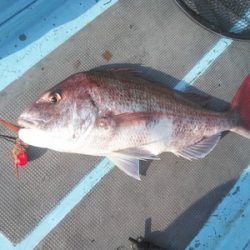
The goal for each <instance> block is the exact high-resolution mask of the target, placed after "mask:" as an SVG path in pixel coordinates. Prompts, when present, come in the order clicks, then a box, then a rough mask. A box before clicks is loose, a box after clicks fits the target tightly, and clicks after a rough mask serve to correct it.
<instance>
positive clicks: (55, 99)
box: [49, 92, 62, 104]
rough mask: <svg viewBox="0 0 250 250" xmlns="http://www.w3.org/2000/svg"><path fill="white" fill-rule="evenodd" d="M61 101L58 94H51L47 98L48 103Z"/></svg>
mask: <svg viewBox="0 0 250 250" xmlns="http://www.w3.org/2000/svg"><path fill="white" fill-rule="evenodd" d="M61 99H62V97H61V95H60V94H59V93H58V92H55V93H53V94H52V95H51V96H50V97H49V102H50V103H53V104H56V103H57V102H59V101H60V100H61Z"/></svg>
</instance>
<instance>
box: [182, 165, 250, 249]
mask: <svg viewBox="0 0 250 250" xmlns="http://www.w3.org/2000/svg"><path fill="white" fill-rule="evenodd" d="M249 191H250V165H249V166H248V168H247V169H246V170H245V171H244V172H243V173H242V175H241V176H240V178H239V180H238V181H237V182H236V184H235V185H234V187H233V188H232V190H231V191H230V192H229V194H228V195H227V196H226V198H224V200H223V201H222V203H221V204H220V205H219V206H218V208H217V209H216V210H215V211H214V212H213V213H212V215H211V216H210V218H209V219H208V221H207V222H206V223H205V225H204V226H203V228H202V229H201V231H200V232H199V234H198V235H197V236H196V237H195V238H194V239H193V240H192V242H191V243H190V244H189V246H188V247H187V248H186V250H194V249H197V250H210V249H213V250H216V249H226V250H237V249H250V233H249V222H250V192H249Z"/></svg>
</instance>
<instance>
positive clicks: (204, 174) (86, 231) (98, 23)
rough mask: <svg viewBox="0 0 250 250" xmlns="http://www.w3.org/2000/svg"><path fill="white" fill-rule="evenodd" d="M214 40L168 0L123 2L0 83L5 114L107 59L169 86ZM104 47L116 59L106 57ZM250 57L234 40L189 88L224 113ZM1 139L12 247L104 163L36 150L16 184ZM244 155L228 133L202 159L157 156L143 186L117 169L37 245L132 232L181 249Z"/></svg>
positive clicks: (90, 243)
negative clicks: (14, 77)
mask: <svg viewBox="0 0 250 250" xmlns="http://www.w3.org/2000/svg"><path fill="white" fill-rule="evenodd" d="M220 39H221V37H219V36H217V35H215V34H212V33H209V32H208V31H206V30H204V29H203V28H201V27H199V26H198V25H197V24H195V23H193V22H192V21H191V20H190V19H189V18H188V17H186V16H185V14H183V13H182V12H181V11H180V9H179V8H178V7H177V6H176V5H175V4H174V3H173V2H172V1H164V0H158V1H144V0H139V1H138V0H137V1H135V0H130V1H127V0H120V1H119V2H118V3H116V4H115V5H114V6H113V7H111V8H110V9H109V10H107V11H106V12H105V13H103V14H102V15H101V16H99V17H98V18H97V19H95V20H94V21H93V22H91V23H90V24H89V25H88V26H86V27H85V28H84V29H82V30H81V31H80V32H78V33H77V34H76V35H74V36H73V37H71V38H70V39H69V40H68V41H67V42H65V43H64V44H63V45H61V46H60V47H58V48H57V49H56V50H55V51H53V52H52V53H51V54H49V55H48V56H47V57H45V58H44V59H43V60H42V61H40V62H39V63H37V64H36V65H35V66H34V67H32V68H31V69H30V70H29V71H27V72H26V73H25V74H24V75H23V76H22V77H21V78H20V79H19V80H16V81H14V82H13V83H12V84H10V85H9V86H8V87H7V88H5V89H4V90H3V91H2V92H1V93H0V96H1V98H0V112H1V117H3V118H6V119H9V120H11V121H13V122H15V121H16V119H17V117H18V115H19V114H20V112H21V111H22V110H23V109H24V108H25V107H26V106H27V105H28V104H29V103H30V102H31V101H32V100H33V99H34V98H35V97H36V96H38V95H39V93H41V92H42V91H44V90H46V89H47V88H49V87H50V86H52V85H54V84H56V83H58V82H59V81H61V80H63V79H64V78H66V77H67V76H69V75H70V74H72V73H75V72H78V71H84V70H88V69H91V68H94V67H99V66H101V65H105V64H115V65H117V64H119V65H123V66H126V67H127V64H129V65H132V64H133V65H135V66H136V67H141V69H142V70H144V71H145V73H146V74H147V75H148V76H150V77H152V78H153V79H155V80H158V81H161V82H163V83H165V84H167V85H171V86H174V85H175V84H176V83H177V82H178V80H181V79H182V78H183V77H184V76H185V75H186V74H187V73H188V72H189V71H190V70H191V69H192V68H193V66H194V65H196V63H197V62H199V60H200V59H201V58H202V57H203V56H204V54H206V53H207V52H208V51H209V50H210V49H211V48H212V47H213V46H214V45H215V44H216V43H217V41H218V40H220ZM105 51H109V52H110V53H111V55H112V58H111V59H110V60H109V61H108V62H107V60H106V59H105V58H103V53H104V52H105ZM249 57H250V45H249V44H248V43H246V42H239V41H234V42H233V43H232V44H231V45H230V46H228V48H227V49H226V50H225V51H224V52H223V53H222V54H221V55H220V56H219V57H218V58H217V59H216V61H215V62H214V63H213V64H212V65H211V66H210V67H209V68H208V69H207V70H206V71H205V72H204V73H202V75H199V78H198V79H197V80H196V81H195V82H194V86H195V87H196V88H197V89H199V90H201V91H203V92H205V93H209V94H211V95H212V96H214V97H216V98H218V99H220V100H217V99H214V100H213V101H212V104H211V105H212V106H213V107H214V108H215V109H218V110H220V109H223V108H224V107H225V106H226V104H225V102H230V100H231V99H232V97H233V95H234V93H235V92H236V90H237V88H238V87H239V85H240V83H241V81H242V80H243V78H244V76H245V75H246V74H247V73H248V72H249V71H250V61H249ZM138 65H145V67H143V66H138ZM170 76H171V77H170ZM1 132H5V131H4V130H3V129H2V128H1ZM0 143H1V149H2V150H1V152H0V158H1V165H0V171H1V175H0V200H1V202H0V221H1V224H0V231H1V232H2V233H3V234H4V235H5V236H6V237H7V238H9V239H10V240H11V241H12V242H13V243H14V244H17V243H19V242H21V241H22V239H23V238H24V237H26V236H27V235H29V234H30V233H31V232H32V230H33V229H34V228H36V225H37V224H38V223H39V222H40V221H41V220H42V219H43V218H44V217H45V216H46V215H47V214H48V213H49V212H50V211H51V209H53V208H54V207H55V206H56V205H58V203H59V202H60V201H61V200H62V199H63V198H64V197H65V195H66V194H67V193H69V192H70V191H71V190H72V188H74V187H75V185H76V184H77V183H78V182H79V181H80V180H81V179H82V178H83V177H84V176H85V175H86V174H87V173H88V172H89V171H90V170H91V169H92V168H93V166H95V165H97V164H98V162H99V161H100V160H101V159H100V158H95V157H88V156H80V155H69V154H60V153H57V152H53V151H49V150H48V151H46V150H40V149H34V150H33V152H32V157H33V158H34V160H33V161H32V162H31V164H30V166H29V167H28V168H26V169H25V170H23V171H22V172H21V178H20V180H18V181H17V180H16V178H15V176H14V174H13V168H12V167H11V160H10V150H11V145H10V144H8V143H7V142H6V143H5V142H2V141H1V142H0ZM249 155H250V142H249V141H248V140H247V139H244V138H242V137H240V136H238V135H235V134H233V133H229V134H227V135H226V136H225V137H223V139H222V140H221V141H220V143H219V145H218V146H217V147H216V149H215V150H214V151H213V152H212V153H211V154H210V155H209V156H208V157H206V158H205V159H203V160H199V161H192V162H189V161H187V160H184V159H181V158H177V157H175V156H174V155H172V154H168V153H165V154H162V155H161V156H160V157H161V161H155V162H152V163H150V164H149V165H147V166H142V169H141V171H142V172H143V173H145V174H144V176H143V177H142V181H141V182H139V181H136V180H134V179H132V178H130V177H128V176H126V175H125V174H123V173H122V172H121V171H120V170H118V169H117V168H114V169H113V170H112V171H111V172H110V173H109V174H107V175H106V176H105V177H104V178H103V179H102V180H101V181H100V183H98V185H97V186H96V187H95V188H93V189H92V190H91V191H90V192H89V193H88V195H87V196H86V197H84V199H82V201H81V202H80V203H79V204H78V205H77V206H76V207H75V208H74V209H73V210H72V211H71V212H70V213H69V214H68V215H67V216H66V217H65V219H64V220H63V221H62V222H61V223H60V224H59V225H58V226H57V227H56V228H55V229H54V230H52V231H51V232H50V233H49V234H48V235H47V236H46V237H45V238H44V239H43V240H42V241H41V242H40V243H39V244H38V246H37V247H36V249H46V250H47V249H53V250H58V249H76V250H81V249H109V250H110V249H129V242H128V237H130V236H132V237H137V236H139V235H142V236H145V237H147V238H148V239H151V240H152V241H153V242H155V243H158V244H160V245H162V246H165V247H169V249H184V248H185V247H186V246H187V245H188V243H189V242H190V241H191V240H192V239H193V237H194V236H195V235H196V234H197V232H198V231H199V229H200V228H201V227H202V225H203V224H204V222H205V221H206V220H207V218H208V216H209V215H210V214H211V212H212V211H213V209H214V208H215V207H216V205H217V204H218V202H220V201H221V199H222V198H223V196H224V195H225V194H226V193H227V192H228V191H229V190H230V188H231V187H232V185H233V183H234V182H235V180H236V179H237V178H238V176H239V174H240V173H241V171H242V170H243V169H244V168H245V167H246V166H247V165H248V163H249ZM0 249H1V248H0Z"/></svg>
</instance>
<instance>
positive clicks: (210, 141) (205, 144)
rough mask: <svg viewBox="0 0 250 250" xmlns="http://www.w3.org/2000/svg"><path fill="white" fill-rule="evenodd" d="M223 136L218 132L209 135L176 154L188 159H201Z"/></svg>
mask: <svg viewBox="0 0 250 250" xmlns="http://www.w3.org/2000/svg"><path fill="white" fill-rule="evenodd" d="M220 137H221V134H216V135H213V136H211V137H207V138H205V139H203V140H201V141H199V142H197V143H195V144H193V145H191V146H189V147H187V148H184V149H182V150H181V151H179V152H176V153H175V154H176V155H177V156H182V157H184V158H186V159H188V160H193V159H201V158H204V157H205V156H207V155H208V154H209V153H210V152H211V151H212V150H213V149H214V147H215V146H216V145H217V143H218V142H219V140H220Z"/></svg>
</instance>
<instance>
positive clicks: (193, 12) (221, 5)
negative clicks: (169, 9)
mask: <svg viewBox="0 0 250 250" xmlns="http://www.w3.org/2000/svg"><path fill="white" fill-rule="evenodd" d="M176 2H177V3H178V5H179V6H180V7H181V8H182V9H183V10H184V11H185V12H186V13H187V14H188V15H189V16H191V17H192V18H193V19H195V20H196V21H198V22H199V23H200V24H202V25H203V26H205V27H206V28H208V29H210V30H212V31H214V32H216V33H219V34H221V35H224V36H228V37H231V38H236V39H244V40H249V39H250V1H249V0H176Z"/></svg>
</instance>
